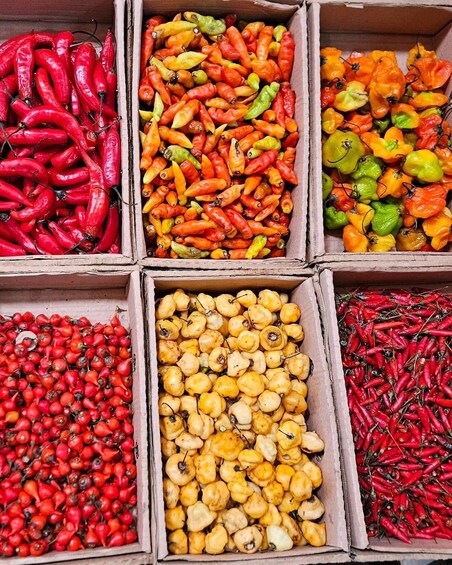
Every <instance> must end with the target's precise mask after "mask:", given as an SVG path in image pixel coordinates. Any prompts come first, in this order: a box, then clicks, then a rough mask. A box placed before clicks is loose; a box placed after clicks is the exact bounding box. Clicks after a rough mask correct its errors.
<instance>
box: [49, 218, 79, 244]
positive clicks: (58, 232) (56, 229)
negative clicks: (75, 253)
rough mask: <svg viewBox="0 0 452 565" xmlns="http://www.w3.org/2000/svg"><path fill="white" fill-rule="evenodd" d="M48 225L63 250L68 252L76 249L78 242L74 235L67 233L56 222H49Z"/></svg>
mask: <svg viewBox="0 0 452 565" xmlns="http://www.w3.org/2000/svg"><path fill="white" fill-rule="evenodd" d="M47 225H48V226H49V229H50V231H51V232H52V235H53V237H54V238H55V240H56V241H57V243H58V244H59V245H60V246H61V247H62V248H63V249H65V250H66V251H68V250H69V249H73V248H75V247H76V245H77V242H76V241H75V239H74V238H73V237H72V235H71V234H70V233H68V232H67V231H65V230H64V229H63V228H62V227H61V226H59V225H58V224H57V223H56V222H49V223H48V224H47Z"/></svg>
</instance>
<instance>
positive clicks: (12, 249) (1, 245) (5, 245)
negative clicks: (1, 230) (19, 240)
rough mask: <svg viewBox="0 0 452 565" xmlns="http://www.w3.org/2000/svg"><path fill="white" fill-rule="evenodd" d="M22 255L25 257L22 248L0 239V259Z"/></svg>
mask: <svg viewBox="0 0 452 565" xmlns="http://www.w3.org/2000/svg"><path fill="white" fill-rule="evenodd" d="M23 255H26V252H25V250H24V249H23V248H22V247H20V246H19V245H15V244H14V243H11V242H9V241H6V239H3V238H2V237H0V257H21V256H23Z"/></svg>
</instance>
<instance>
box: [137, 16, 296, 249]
mask: <svg viewBox="0 0 452 565" xmlns="http://www.w3.org/2000/svg"><path fill="white" fill-rule="evenodd" d="M294 49H295V42H294V39H293V37H292V34H291V32H290V31H288V30H287V28H286V27H285V26H283V25H278V26H275V27H274V26H270V25H266V24H265V23H264V22H261V21H256V22H251V23H246V22H238V23H237V25H236V16H235V15H228V16H226V17H225V18H224V19H215V18H213V17H212V16H203V15H201V14H198V13H196V12H184V13H183V14H177V16H176V17H175V18H174V20H173V21H168V22H166V21H165V19H164V18H163V17H160V16H155V17H153V18H151V19H149V20H147V22H146V26H145V30H144V32H143V41H142V54H141V81H140V87H139V100H140V107H141V110H140V116H141V129H142V131H140V136H141V142H142V148H143V149H142V155H141V161H140V168H141V170H142V172H143V178H142V197H143V204H144V206H143V221H144V228H145V238H146V244H147V248H148V254H149V255H154V256H155V257H159V258H165V257H170V258H174V259H177V258H183V259H189V258H193V259H199V258H204V257H210V258H211V259H254V258H264V257H282V256H284V255H285V240H286V239H287V236H288V233H289V218H290V214H291V212H292V208H293V202H292V197H291V190H292V188H293V185H296V184H297V176H296V174H295V172H294V168H293V167H294V160H295V147H296V144H297V142H298V127H297V123H296V122H295V120H294V113H295V93H294V91H293V90H292V88H291V87H290V84H289V79H290V75H291V72H292V66H293V59H294Z"/></svg>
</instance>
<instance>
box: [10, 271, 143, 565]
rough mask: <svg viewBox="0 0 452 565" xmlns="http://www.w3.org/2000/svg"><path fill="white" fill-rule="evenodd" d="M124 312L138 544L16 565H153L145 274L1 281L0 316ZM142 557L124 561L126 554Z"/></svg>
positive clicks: (96, 316) (105, 316)
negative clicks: (79, 563)
mask: <svg viewBox="0 0 452 565" xmlns="http://www.w3.org/2000/svg"><path fill="white" fill-rule="evenodd" d="M117 308H119V310H118V314H119V316H120V319H121V321H122V322H123V323H124V324H125V325H126V326H127V327H130V331H131V339H132V349H133V353H134V357H135V373H134V380H133V406H134V414H133V424H134V427H135V432H134V439H135V442H136V446H137V450H136V457H137V459H136V466H137V485H138V493H137V494H138V504H137V520H138V523H137V531H138V541H137V542H136V543H134V544H130V545H125V546H122V547H116V548H103V547H100V548H96V549H86V550H83V551H79V552H70V551H66V552H56V551H54V552H51V553H47V554H45V555H42V556H41V557H24V558H14V559H9V560H7V561H8V562H10V563H15V564H17V565H25V564H29V563H33V564H38V563H42V564H46V563H50V562H55V561H60V562H63V561H64V562H67V561H71V560H74V559H82V558H84V559H87V558H89V559H90V560H91V559H92V561H90V562H92V563H97V558H99V562H98V565H105V563H106V560H107V559H108V560H109V561H110V560H111V558H112V557H113V558H114V556H115V555H122V556H123V557H121V559H120V560H119V561H118V560H112V563H115V562H116V563H123V564H128V563H130V565H133V564H134V563H140V564H141V563H149V562H150V558H151V557H152V556H150V555H146V554H149V553H150V551H151V539H150V529H149V479H148V436H147V433H148V432H147V430H148V428H147V402H146V377H145V375H146V364H145V361H144V352H143V343H144V326H143V311H142V306H141V295H140V275H139V273H138V272H137V271H132V272H131V271H120V270H117V272H116V273H114V274H108V273H99V274H96V273H91V274H80V273H72V272H69V271H66V272H64V273H59V274H55V275H50V274H45V273H42V274H36V275H35V274H28V275H27V274H23V275H18V274H14V275H3V276H1V277H0V312H1V314H12V313H14V312H25V311H30V312H32V313H33V314H35V315H37V314H39V313H44V314H47V315H51V314H54V313H58V314H61V315H65V314H69V315H70V316H73V317H74V318H76V317H79V316H87V317H88V319H89V320H90V321H91V322H93V323H95V322H101V323H106V322H108V321H109V320H110V319H111V317H112V316H113V315H114V313H115V312H116V309H117ZM134 553H137V554H141V556H139V557H137V558H135V556H130V558H129V557H125V556H124V555H125V554H134Z"/></svg>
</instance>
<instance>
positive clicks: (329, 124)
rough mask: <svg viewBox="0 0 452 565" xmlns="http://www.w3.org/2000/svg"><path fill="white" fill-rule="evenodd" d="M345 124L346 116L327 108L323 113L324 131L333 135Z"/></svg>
mask: <svg viewBox="0 0 452 565" xmlns="http://www.w3.org/2000/svg"><path fill="white" fill-rule="evenodd" d="M343 123H344V116H343V115H342V114H339V112H336V110H335V109H334V108H327V109H326V110H325V111H324V112H322V130H323V131H324V132H325V133H328V134H330V135H331V134H332V133H334V132H335V131H336V130H337V128H340V127H341V125H342V124H343Z"/></svg>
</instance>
